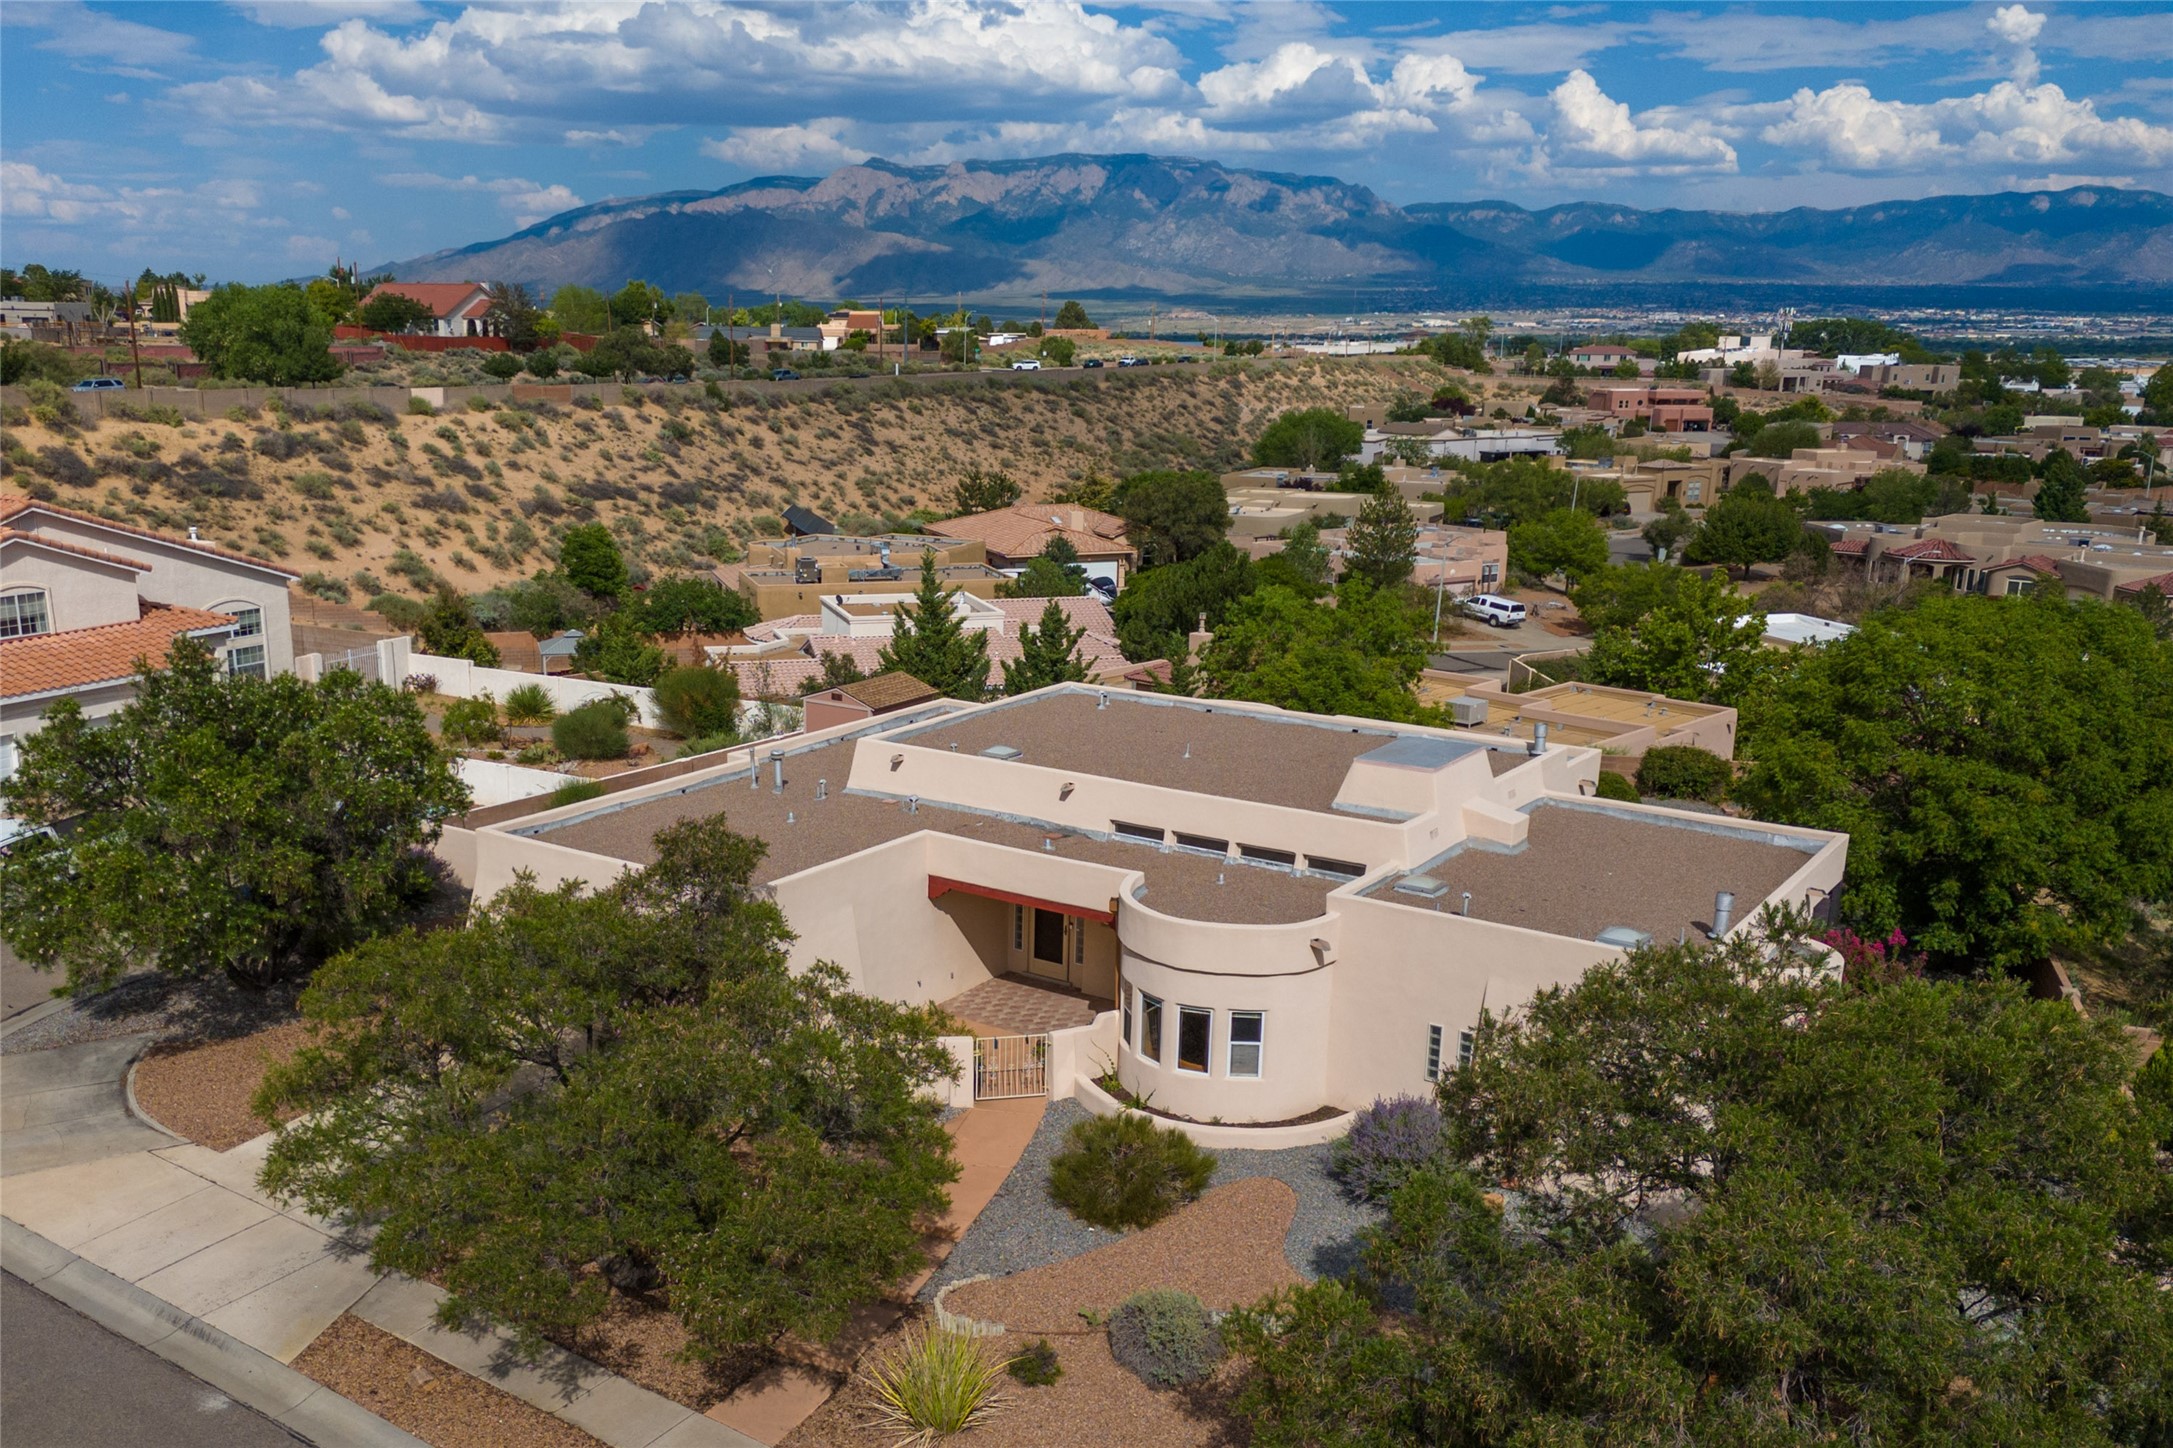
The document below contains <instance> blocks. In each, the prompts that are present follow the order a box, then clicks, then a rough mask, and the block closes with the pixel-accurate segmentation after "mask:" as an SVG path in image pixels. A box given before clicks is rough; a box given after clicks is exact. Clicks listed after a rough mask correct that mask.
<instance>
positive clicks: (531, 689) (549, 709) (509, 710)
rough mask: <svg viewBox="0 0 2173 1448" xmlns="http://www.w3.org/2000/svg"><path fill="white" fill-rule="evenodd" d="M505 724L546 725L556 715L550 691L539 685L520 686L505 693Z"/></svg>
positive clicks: (556, 711)
mask: <svg viewBox="0 0 2173 1448" xmlns="http://www.w3.org/2000/svg"><path fill="white" fill-rule="evenodd" d="M505 715H506V723H508V724H548V723H550V722H551V720H552V719H554V718H556V717H557V715H558V706H557V705H556V704H553V703H552V702H551V691H550V690H548V689H546V688H544V687H543V685H541V684H521V685H519V686H518V687H516V688H513V689H510V690H508V691H507V693H506V703H505Z"/></svg>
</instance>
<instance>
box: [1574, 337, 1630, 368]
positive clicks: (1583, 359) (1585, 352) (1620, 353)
mask: <svg viewBox="0 0 2173 1448" xmlns="http://www.w3.org/2000/svg"><path fill="white" fill-rule="evenodd" d="M1636 360H1637V351H1636V349H1635V348H1631V347H1617V346H1614V345H1612V344H1611V343H1598V342H1595V343H1592V344H1590V345H1587V346H1582V347H1572V348H1570V349H1569V361H1570V365H1571V366H1573V367H1619V366H1621V365H1622V364H1623V363H1624V362H1625V361H1629V362H1635V361H1636Z"/></svg>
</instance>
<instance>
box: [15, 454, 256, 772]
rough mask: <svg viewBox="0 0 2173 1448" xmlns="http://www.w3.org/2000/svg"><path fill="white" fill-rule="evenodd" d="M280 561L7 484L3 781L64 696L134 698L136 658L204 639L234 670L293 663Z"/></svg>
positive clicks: (107, 709) (84, 700) (94, 701)
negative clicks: (40, 498) (43, 498)
mask: <svg viewBox="0 0 2173 1448" xmlns="http://www.w3.org/2000/svg"><path fill="white" fill-rule="evenodd" d="M294 576H295V575H294V574H292V573H290V572H288V571H287V570H286V569H284V568H281V567H279V566H277V565H276V564H271V563H266V562H264V561H263V560H262V559H258V558H251V557H249V556H248V555H246V554H242V553H234V552H230V551H228V550H226V549H223V548H215V547H213V546H212V545H211V544H209V543H203V542H198V541H195V540H191V539H185V538H173V537H169V536H167V535H166V534H163V533H156V532H153V531H151V530H150V529H147V528H138V527H135V526H134V525H132V524H127V523H116V522H113V521H111V520H109V519H105V518H100V517H97V516H95V515H93V514H90V513H79V512H77V511H75V510H74V509H72V508H63V507H60V506H59V505H57V504H53V503H40V502H36V501H33V500H32V499H30V498H27V497H24V496H22V495H21V494H19V493H0V778H5V777H6V776H7V775H8V774H10V773H12V772H13V770H14V767H15V742H16V741H17V740H18V739H21V738H22V737H23V736H25V735H27V734H30V733H32V732H34V731H35V730H36V729H37V728H38V726H39V723H40V722H41V721H42V720H43V718H44V716H45V711H46V710H47V709H49V708H51V707H52V705H53V703H54V702H55V701H56V700H59V699H64V698H72V699H75V700H76V701H77V702H78V703H79V704H81V705H82V708H83V712H84V713H85V714H86V715H89V716H90V717H92V718H97V717H100V716H102V715H106V714H110V713H112V712H114V711H115V710H116V709H119V708H121V707H122V706H123V705H125V704H127V703H128V702H129V700H131V699H133V698H135V696H136V669H135V661H136V660H137V659H139V658H141V659H147V660H149V661H150V662H151V664H153V665H154V666H156V665H159V664H162V663H164V662H165V660H166V656H167V653H168V651H169V650H170V649H171V648H172V647H173V641H174V639H176V638H178V637H181V636H183V635H186V636H189V637H192V638H197V639H201V640H203V641H204V642H205V643H207V644H209V645H210V646H211V647H212V648H213V649H214V650H215V651H216V652H217V653H218V654H219V656H220V658H221V659H222V660H223V661H224V662H225V666H226V668H227V669H228V671H229V672H232V673H237V674H254V675H256V676H258V677H260V678H262V677H265V676H268V675H270V674H278V673H286V672H289V671H290V670H292V669H293V667H294V636H293V631H292V630H291V628H290V627H289V624H288V616H287V584H288V582H289V581H290V580H292V579H293V578H294Z"/></svg>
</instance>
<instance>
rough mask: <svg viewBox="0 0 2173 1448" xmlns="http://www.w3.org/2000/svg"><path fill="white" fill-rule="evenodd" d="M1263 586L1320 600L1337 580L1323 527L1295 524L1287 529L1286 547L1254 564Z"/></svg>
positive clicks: (1309, 523) (1284, 535) (1306, 523)
mask: <svg viewBox="0 0 2173 1448" xmlns="http://www.w3.org/2000/svg"><path fill="white" fill-rule="evenodd" d="M1253 573H1254V575H1255V576H1256V577H1257V578H1258V579H1259V581H1260V585H1261V586H1262V587H1266V586H1267V585H1269V584H1274V585H1276V586H1278V587H1281V588H1287V589H1289V590H1290V591H1291V592H1293V593H1296V594H1299V595H1301V596H1303V597H1306V598H1318V597H1320V596H1321V595H1322V594H1324V593H1326V592H1327V591H1328V585H1329V584H1330V583H1331V582H1332V581H1333V580H1332V578H1331V577H1330V574H1331V566H1330V559H1329V557H1328V550H1327V549H1326V548H1324V547H1322V546H1321V541H1320V526H1319V525H1318V524H1316V523H1312V522H1305V523H1293V524H1292V525H1291V526H1290V527H1288V528H1286V529H1284V530H1283V546H1282V547H1281V549H1279V550H1278V551H1276V552H1274V553H1270V554H1269V555H1268V556H1267V557H1265V558H1263V559H1261V560H1260V561H1259V562H1258V563H1256V564H1254V565H1253Z"/></svg>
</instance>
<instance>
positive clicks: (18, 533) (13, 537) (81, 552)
mask: <svg viewBox="0 0 2173 1448" xmlns="http://www.w3.org/2000/svg"><path fill="white" fill-rule="evenodd" d="M0 543H28V544H31V545H33V546H35V547H39V548H51V549H53V550H54V551H55V552H58V553H73V554H75V555H76V556H78V557H80V558H95V559H96V560H98V561H99V562H100V563H111V564H114V565H115V566H116V567H120V568H133V569H135V570H136V572H138V573H149V572H150V571H151V565H150V564H148V563H138V562H137V561H136V560H135V559H133V558H123V557H122V556H121V555H120V554H118V553H101V552H100V551H99V550H97V549H96V548H85V547H84V546H83V545H82V544H80V543H70V542H68V541H67V540H66V539H64V538H45V537H41V536H39V535H38V534H36V533H26V532H24V531H23V530H22V529H20V528H8V527H4V526H0Z"/></svg>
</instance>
